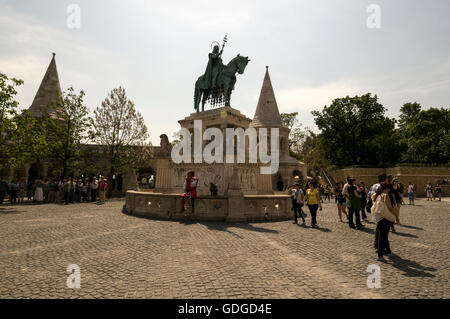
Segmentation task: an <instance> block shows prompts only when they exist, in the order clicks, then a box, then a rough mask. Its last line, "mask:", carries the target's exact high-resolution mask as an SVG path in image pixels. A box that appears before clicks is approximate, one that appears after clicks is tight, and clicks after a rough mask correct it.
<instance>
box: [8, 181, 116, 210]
mask: <svg viewBox="0 0 450 319" xmlns="http://www.w3.org/2000/svg"><path fill="white" fill-rule="evenodd" d="M107 187H108V181H107V179H106V178H105V177H104V176H101V175H100V176H99V178H98V179H97V177H96V176H92V177H91V178H83V177H80V178H72V177H68V178H65V179H60V180H57V179H50V178H39V179H36V180H35V181H33V180H31V179H30V180H29V181H28V182H26V181H25V179H20V180H12V181H11V182H10V183H8V182H6V181H5V180H2V181H0V204H3V202H4V201H5V199H6V200H8V197H9V203H10V204H21V203H24V202H25V201H27V202H32V203H36V204H40V203H61V204H65V205H69V204H74V203H83V202H97V203H99V204H104V203H105V200H106V191H107Z"/></svg>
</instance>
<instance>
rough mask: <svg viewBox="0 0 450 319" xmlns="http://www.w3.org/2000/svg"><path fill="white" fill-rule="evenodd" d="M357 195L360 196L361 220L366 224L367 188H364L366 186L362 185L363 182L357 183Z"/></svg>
mask: <svg viewBox="0 0 450 319" xmlns="http://www.w3.org/2000/svg"><path fill="white" fill-rule="evenodd" d="M358 193H359V195H360V196H361V218H362V220H363V221H364V222H365V223H368V222H369V220H368V219H367V215H366V205H367V188H366V184H364V182H363V181H360V182H359V185H358Z"/></svg>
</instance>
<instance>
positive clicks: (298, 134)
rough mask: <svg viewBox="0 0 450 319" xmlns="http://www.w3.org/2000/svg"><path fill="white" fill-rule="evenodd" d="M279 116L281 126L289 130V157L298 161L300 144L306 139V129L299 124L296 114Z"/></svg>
mask: <svg viewBox="0 0 450 319" xmlns="http://www.w3.org/2000/svg"><path fill="white" fill-rule="evenodd" d="M280 116H281V121H282V122H283V124H284V125H286V126H287V127H288V128H289V129H290V130H291V131H290V133H289V152H290V155H291V156H293V157H295V158H297V159H300V152H301V148H302V144H303V143H304V141H305V139H306V137H307V133H308V128H305V129H304V128H303V126H302V124H301V123H300V122H299V120H298V118H297V116H298V112H293V113H281V114H280Z"/></svg>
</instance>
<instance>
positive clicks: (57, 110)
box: [43, 87, 91, 177]
mask: <svg viewBox="0 0 450 319" xmlns="http://www.w3.org/2000/svg"><path fill="white" fill-rule="evenodd" d="M51 109H52V111H51V112H50V113H44V115H43V121H44V123H45V124H46V131H47V141H48V143H49V146H48V147H49V156H48V159H49V160H50V161H51V163H52V165H53V169H54V172H56V173H58V174H60V175H61V177H66V176H67V175H68V173H69V172H70V170H72V169H76V168H78V167H79V165H80V164H81V162H82V161H83V159H84V144H85V143H86V142H87V141H88V139H89V135H88V133H87V131H88V129H89V127H90V123H91V119H90V117H89V109H88V107H87V106H86V105H85V104H84V91H80V92H79V93H77V92H75V91H74V89H73V88H72V87H70V88H69V89H67V91H65V92H63V96H62V97H61V98H60V99H58V102H57V103H56V104H55V105H53V106H51Z"/></svg>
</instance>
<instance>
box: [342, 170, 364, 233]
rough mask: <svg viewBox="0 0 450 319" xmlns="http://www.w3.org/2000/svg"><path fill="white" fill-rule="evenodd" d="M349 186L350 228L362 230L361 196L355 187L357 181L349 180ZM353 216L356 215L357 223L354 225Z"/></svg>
mask: <svg viewBox="0 0 450 319" xmlns="http://www.w3.org/2000/svg"><path fill="white" fill-rule="evenodd" d="M348 183H349V186H348V187H347V195H346V197H347V207H348V226H349V227H350V228H355V227H356V228H357V229H362V228H363V225H362V224H361V217H360V214H359V212H360V210H361V195H360V194H359V193H358V188H357V187H356V186H355V185H354V183H355V179H354V178H350V179H349V180H348ZM353 215H355V221H356V226H355V223H353Z"/></svg>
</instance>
